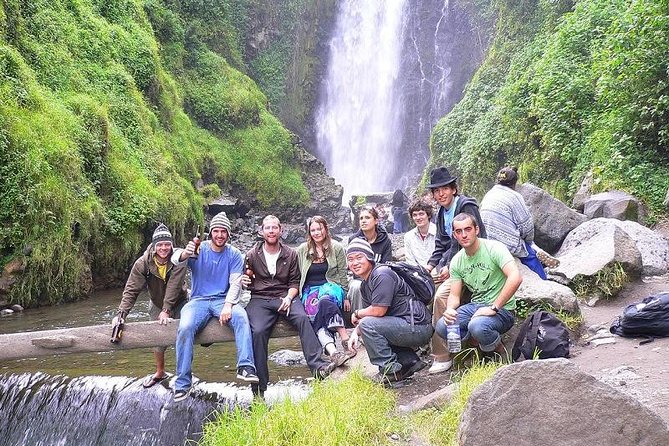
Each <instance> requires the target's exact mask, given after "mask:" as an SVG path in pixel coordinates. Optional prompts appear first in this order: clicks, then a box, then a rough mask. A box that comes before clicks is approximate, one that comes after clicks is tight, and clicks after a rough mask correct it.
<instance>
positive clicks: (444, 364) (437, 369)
mask: <svg viewBox="0 0 669 446" xmlns="http://www.w3.org/2000/svg"><path fill="white" fill-rule="evenodd" d="M451 367H453V360H452V359H451V360H448V361H437V360H434V361H432V365H431V366H430V368H429V369H428V371H427V373H429V374H430V375H436V374H437V373H442V372H445V371H446V370H449V369H450V368H451Z"/></svg>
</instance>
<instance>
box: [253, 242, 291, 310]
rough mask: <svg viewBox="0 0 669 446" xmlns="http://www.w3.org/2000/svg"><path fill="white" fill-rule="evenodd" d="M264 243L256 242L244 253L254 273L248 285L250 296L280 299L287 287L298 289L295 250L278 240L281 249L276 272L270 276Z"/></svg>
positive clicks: (285, 292)
mask: <svg viewBox="0 0 669 446" xmlns="http://www.w3.org/2000/svg"><path fill="white" fill-rule="evenodd" d="M264 244H265V242H264V241H262V242H258V243H256V244H255V245H254V246H253V248H251V249H250V250H249V252H247V253H246V265H247V267H248V268H250V269H251V270H252V271H253V274H254V277H253V278H252V281H251V285H250V286H249V289H250V290H251V298H254V297H263V298H265V299H271V298H279V299H280V298H282V297H284V296H285V295H286V294H288V289H289V288H296V289H297V290H298V291H299V288H300V269H299V267H298V264H297V253H296V252H295V250H294V249H293V248H290V247H288V246H285V245H284V244H283V243H281V242H279V246H280V247H281V251H280V252H279V257H278V258H277V259H276V274H275V275H274V276H271V275H270V273H269V269H268V268H267V262H266V261H265V254H264V253H263V250H262V247H263V245H264Z"/></svg>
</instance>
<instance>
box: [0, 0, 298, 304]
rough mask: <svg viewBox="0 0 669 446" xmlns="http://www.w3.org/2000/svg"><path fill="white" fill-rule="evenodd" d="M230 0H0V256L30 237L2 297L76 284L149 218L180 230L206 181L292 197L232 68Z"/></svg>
mask: <svg viewBox="0 0 669 446" xmlns="http://www.w3.org/2000/svg"><path fill="white" fill-rule="evenodd" d="M242 3H243V2H233V1H228V2H226V1H221V2H208V1H206V2H205V1H202V0H200V1H198V0H191V1H188V2H175V1H170V0H166V1H159V0H105V1H101V0H49V1H46V0H34V1H30V2H19V1H17V0H0V218H1V219H2V221H3V225H2V227H0V262H1V263H0V267H1V266H3V265H4V264H5V263H6V262H7V261H9V260H10V259H11V258H13V257H15V256H17V255H20V253H21V252H22V251H23V249H24V247H25V246H27V245H29V246H31V247H32V248H33V251H32V255H31V256H30V257H29V261H28V269H27V273H26V274H25V275H24V276H23V277H22V280H21V282H20V283H18V284H17V286H15V287H14V288H13V290H12V294H11V296H10V300H11V301H12V302H17V303H21V304H23V305H36V304H44V303H56V302H60V301H63V300H71V299H77V298H80V297H83V296H85V295H86V294H87V293H88V292H89V291H90V287H91V276H99V275H105V276H109V277H113V276H117V277H118V276H119V275H122V274H121V273H122V272H123V271H124V270H125V269H126V268H127V266H128V265H129V264H130V263H131V262H132V259H133V258H134V257H135V256H136V255H137V254H138V253H139V252H140V251H141V250H142V249H143V245H144V244H145V243H146V240H148V237H149V236H150V234H151V232H152V230H153V228H154V227H155V225H156V224H157V222H164V223H166V224H167V225H168V226H169V228H170V229H171V230H172V232H173V234H174V235H175V237H176V239H177V240H178V241H179V242H181V241H183V240H184V239H185V238H186V237H189V236H191V235H192V234H193V233H194V231H195V227H196V226H197V222H200V221H202V219H203V217H202V204H203V200H204V195H205V194H206V196H207V198H211V195H212V194H214V193H216V192H217V191H219V190H220V188H224V189H227V188H232V187H234V188H236V189H242V190H245V191H247V193H248V195H249V196H252V197H253V196H254V197H256V199H257V201H258V203H259V204H260V205H262V206H270V205H272V206H275V205H276V206H282V205H284V204H291V205H295V204H296V203H297V204H299V203H304V202H305V201H306V200H307V198H308V192H307V191H306V189H305V187H304V185H303V184H302V182H301V178H300V173H299V172H298V171H297V170H296V168H295V167H294V159H295V153H294V148H293V145H292V143H291V135H290V133H289V132H288V131H287V130H286V129H285V128H284V127H283V126H282V125H281V124H280V123H279V121H278V120H277V119H276V118H275V117H274V116H272V115H271V114H270V113H269V112H268V110H267V99H266V97H265V95H264V94H263V93H262V92H261V91H260V90H259V89H258V87H257V86H256V85H255V83H254V82H253V81H252V80H251V79H250V78H248V77H247V76H246V75H244V74H242V73H241V72H240V71H238V70H237V69H236V68H243V64H244V62H243V60H242V55H241V54H242V52H241V47H242V43H241V37H240V35H239V32H238V30H237V29H236V28H235V27H234V26H232V25H231V24H233V23H236V21H237V19H238V18H239V17H240V16H241V15H242V14H243V10H242V8H241V7H240V6H239V5H240V4H242ZM268 166H271V169H270V168H268ZM200 179H202V180H203V181H204V183H205V184H210V186H208V187H207V188H206V189H204V190H203V191H197V190H196V189H195V187H194V185H195V184H196V183H197V182H198V180H200ZM217 188H218V189H217Z"/></svg>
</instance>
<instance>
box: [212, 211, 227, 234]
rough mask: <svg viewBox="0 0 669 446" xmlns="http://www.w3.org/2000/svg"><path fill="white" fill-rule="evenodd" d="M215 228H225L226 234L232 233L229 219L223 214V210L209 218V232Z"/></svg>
mask: <svg viewBox="0 0 669 446" xmlns="http://www.w3.org/2000/svg"><path fill="white" fill-rule="evenodd" d="M215 228H225V229H226V230H227V231H228V236H230V235H232V231H231V225H230V220H229V219H228V216H227V215H225V212H219V213H218V214H216V215H214V218H212V219H211V223H209V234H211V231H213V230H214V229H215Z"/></svg>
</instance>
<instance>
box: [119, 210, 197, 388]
mask: <svg viewBox="0 0 669 446" xmlns="http://www.w3.org/2000/svg"><path fill="white" fill-rule="evenodd" d="M172 245H173V240H172V234H171V233H170V231H169V229H168V228H167V226H165V225H164V224H162V223H161V224H159V225H158V227H157V228H156V229H155V231H153V237H152V240H151V244H150V245H149V246H148V247H147V248H146V250H145V251H144V254H143V255H142V256H141V257H140V258H138V259H137V260H135V263H134V264H133V265H132V269H131V270H130V276H129V277H128V280H127V282H126V283H125V288H124V289H123V297H122V298H121V304H120V305H119V307H118V313H117V314H116V317H114V320H113V321H112V326H114V325H116V323H117V322H118V321H119V320H122V321H124V320H125V318H126V317H127V316H128V313H130V310H132V308H133V307H134V306H135V302H136V301H137V297H138V296H139V294H140V293H141V292H142V291H143V290H144V288H145V287H146V288H148V290H149V298H150V300H151V302H150V303H149V316H150V317H151V320H154V321H159V322H160V324H163V325H166V324H167V323H168V322H169V321H171V318H178V317H179V312H180V310H181V307H183V306H184V304H185V303H186V297H187V295H186V289H185V287H184V281H185V278H186V267H185V265H175V264H173V263H172V262H171V261H170V256H171V255H172V248H173V246H172ZM165 350H167V347H156V348H154V349H153V356H154V358H155V360H156V373H154V374H153V375H150V376H148V377H147V378H146V379H145V380H144V382H142V386H144V388H149V387H151V386H153V385H155V384H157V383H159V382H161V381H163V380H164V379H166V378H167V377H168V376H167V374H166V373H165Z"/></svg>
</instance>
